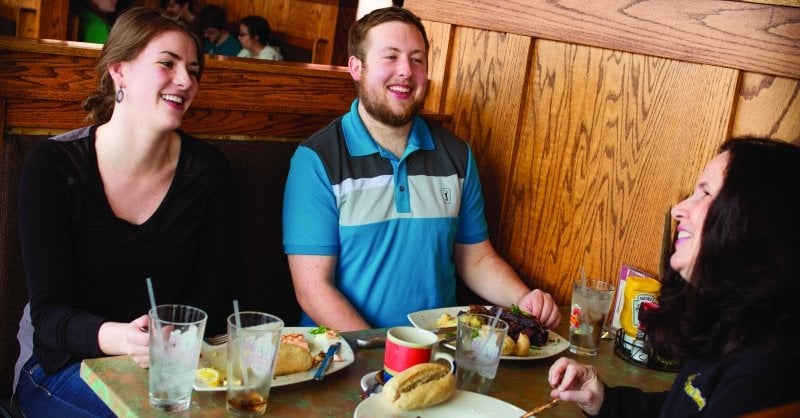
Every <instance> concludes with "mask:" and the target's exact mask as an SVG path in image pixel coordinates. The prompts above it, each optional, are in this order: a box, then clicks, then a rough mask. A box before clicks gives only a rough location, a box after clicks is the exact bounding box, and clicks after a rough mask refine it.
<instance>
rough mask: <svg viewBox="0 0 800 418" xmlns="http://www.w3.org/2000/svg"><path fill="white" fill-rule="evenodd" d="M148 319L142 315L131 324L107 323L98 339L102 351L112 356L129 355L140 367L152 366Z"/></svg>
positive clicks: (101, 327) (102, 327)
mask: <svg viewBox="0 0 800 418" xmlns="http://www.w3.org/2000/svg"><path fill="white" fill-rule="evenodd" d="M147 327H148V318H147V315H142V316H140V317H138V318H136V319H134V320H133V321H132V322H130V323H127V324H125V323H121V322H106V323H104V324H103V325H101V326H100V333H99V335H98V337H97V339H98V343H99V344H100V351H102V352H103V353H104V354H108V355H110V356H118V355H125V354H127V355H129V356H131V358H132V359H133V361H134V362H135V363H136V364H137V365H139V367H149V366H150V335H149V334H148V332H147Z"/></svg>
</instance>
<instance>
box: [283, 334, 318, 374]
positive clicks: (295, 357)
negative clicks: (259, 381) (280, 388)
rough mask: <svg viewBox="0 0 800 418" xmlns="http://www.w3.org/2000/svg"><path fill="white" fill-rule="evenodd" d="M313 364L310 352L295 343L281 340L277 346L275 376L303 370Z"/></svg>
mask: <svg viewBox="0 0 800 418" xmlns="http://www.w3.org/2000/svg"><path fill="white" fill-rule="evenodd" d="M313 365H314V359H313V358H312V357H311V353H309V352H308V350H306V349H305V348H303V347H300V346H299V345H297V344H291V343H287V342H281V343H280V345H279V346H278V358H277V359H276V360H275V376H286V375H287V374H292V373H297V372H303V371H306V370H308V369H310V368H311V366H313Z"/></svg>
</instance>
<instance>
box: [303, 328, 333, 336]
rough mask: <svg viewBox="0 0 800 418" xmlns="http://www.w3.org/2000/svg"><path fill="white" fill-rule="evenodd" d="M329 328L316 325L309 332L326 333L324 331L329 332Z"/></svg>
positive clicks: (312, 333) (314, 333) (313, 333)
mask: <svg viewBox="0 0 800 418" xmlns="http://www.w3.org/2000/svg"><path fill="white" fill-rule="evenodd" d="M329 329H330V328H328V327H316V328H314V329H312V330H311V331H308V333H309V334H311V335H318V334H324V333H326V332H328V330H329Z"/></svg>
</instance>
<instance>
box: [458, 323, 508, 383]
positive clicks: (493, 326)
mask: <svg viewBox="0 0 800 418" xmlns="http://www.w3.org/2000/svg"><path fill="white" fill-rule="evenodd" d="M501 313H502V311H501V309H500V308H498V309H497V312H496V314H495V315H494V316H490V315H483V314H473V313H467V312H465V313H461V314H460V315H459V316H458V331H457V334H458V339H457V341H456V364H458V368H457V369H456V386H457V387H458V388H459V389H462V390H468V391H472V392H478V393H483V394H485V393H487V392H489V389H490V388H491V385H492V382H493V381H494V378H495V375H496V374H497V366H498V365H499V363H500V352H501V351H502V347H503V340H504V339H505V336H506V333H507V332H508V324H507V323H506V322H505V321H503V320H502V319H500V314H501Z"/></svg>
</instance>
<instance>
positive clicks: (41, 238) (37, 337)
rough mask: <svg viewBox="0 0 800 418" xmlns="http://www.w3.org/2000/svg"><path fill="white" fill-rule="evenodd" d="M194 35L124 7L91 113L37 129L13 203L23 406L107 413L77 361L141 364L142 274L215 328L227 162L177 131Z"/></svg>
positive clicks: (223, 261)
mask: <svg viewBox="0 0 800 418" xmlns="http://www.w3.org/2000/svg"><path fill="white" fill-rule="evenodd" d="M201 45H202V44H201V43H200V40H199V38H198V37H197V36H196V34H195V33H194V32H193V31H192V29H191V28H190V27H189V26H187V25H186V24H185V23H184V22H182V21H179V20H175V19H172V18H168V17H164V16H161V15H160V14H159V13H158V12H157V11H154V10H150V9H144V8H133V9H130V10H128V11H127V12H125V13H123V14H122V15H121V16H120V17H119V18H118V19H117V22H116V24H115V25H114V27H113V28H112V30H111V34H110V35H109V38H108V41H107V42H106V43H105V45H104V46H103V49H102V52H101V53H100V60H99V63H98V65H97V71H98V73H99V74H98V90H97V91H96V92H95V93H94V94H92V95H91V96H90V97H89V98H88V99H86V101H85V102H84V108H85V109H86V110H88V111H89V112H90V113H89V120H90V121H91V122H93V123H94V125H92V126H88V127H85V128H81V129H77V130H74V131H70V132H67V133H64V134H61V135H58V136H56V137H53V138H51V139H50V140H45V141H42V142H40V143H38V144H37V145H36V146H35V147H34V148H33V149H32V150H31V151H30V153H29V155H28V157H27V159H26V162H25V165H24V168H23V171H22V175H21V179H20V190H19V196H18V205H19V228H20V239H21V247H22V256H23V262H24V266H25V277H26V281H27V290H28V295H29V298H30V299H29V301H30V302H29V315H26V316H25V317H23V320H22V321H21V323H20V334H19V339H20V346H21V347H22V349H21V350H20V351H21V353H20V362H22V363H23V364H24V365H23V366H22V368H21V369H22V370H21V372H20V373H19V378H18V382H17V384H16V397H17V399H18V400H19V405H20V407H21V408H22V410H23V412H24V413H25V415H26V416H28V417H37V416H47V417H51V416H58V417H68V416H113V414H112V413H111V411H110V410H109V409H108V407H106V406H105V404H104V403H103V402H102V401H101V400H100V399H99V398H98V397H97V396H96V395H95V394H94V392H93V391H92V390H91V389H90V388H89V387H88V386H87V385H86V384H85V383H84V382H83V381H82V380H81V378H80V375H79V368H80V363H81V360H82V359H85V358H93V357H101V356H114V355H130V356H131V358H132V359H133V360H134V361H135V362H136V363H137V364H138V365H140V366H142V367H147V366H148V364H149V361H150V359H149V336H148V333H147V326H148V319H147V315H146V312H147V311H148V310H149V308H150V303H149V299H148V292H147V286H146V278H148V277H151V278H152V280H153V287H154V290H155V296H156V300H157V302H158V303H160V304H167V303H177V304H188V305H192V306H196V307H198V308H200V309H203V310H204V311H206V313H207V314H208V324H207V325H208V326H207V329H208V330H209V331H208V332H221V331H222V330H224V323H225V316H226V315H225V314H226V313H227V308H226V306H227V305H228V301H230V295H231V289H229V284H228V283H229V280H224V278H225V277H226V276H227V275H228V274H229V273H230V271H231V268H232V267H233V266H232V261H231V256H230V253H229V250H228V249H229V248H231V246H232V240H231V237H230V233H231V232H230V229H231V225H230V222H231V219H232V218H233V217H232V216H231V213H230V209H231V208H229V205H230V201H231V198H230V195H229V193H230V192H229V191H230V190H231V189H232V184H231V181H230V169H229V166H228V164H227V162H226V161H225V158H224V156H223V154H222V153H221V152H220V151H219V150H217V149H216V148H215V147H214V146H212V145H210V144H208V143H206V142H202V141H199V140H197V139H195V138H192V137H190V136H189V135H187V134H185V133H183V132H181V131H180V130H179V128H180V126H181V122H182V120H183V115H184V114H185V113H186V111H187V110H188V109H189V106H190V105H191V103H192V100H193V99H194V97H195V95H196V94H197V91H198V83H199V81H200V76H201V73H202V69H203V54H202V47H201ZM27 309H28V307H26V311H27ZM26 347H27V348H26ZM31 350H32V352H31Z"/></svg>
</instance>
